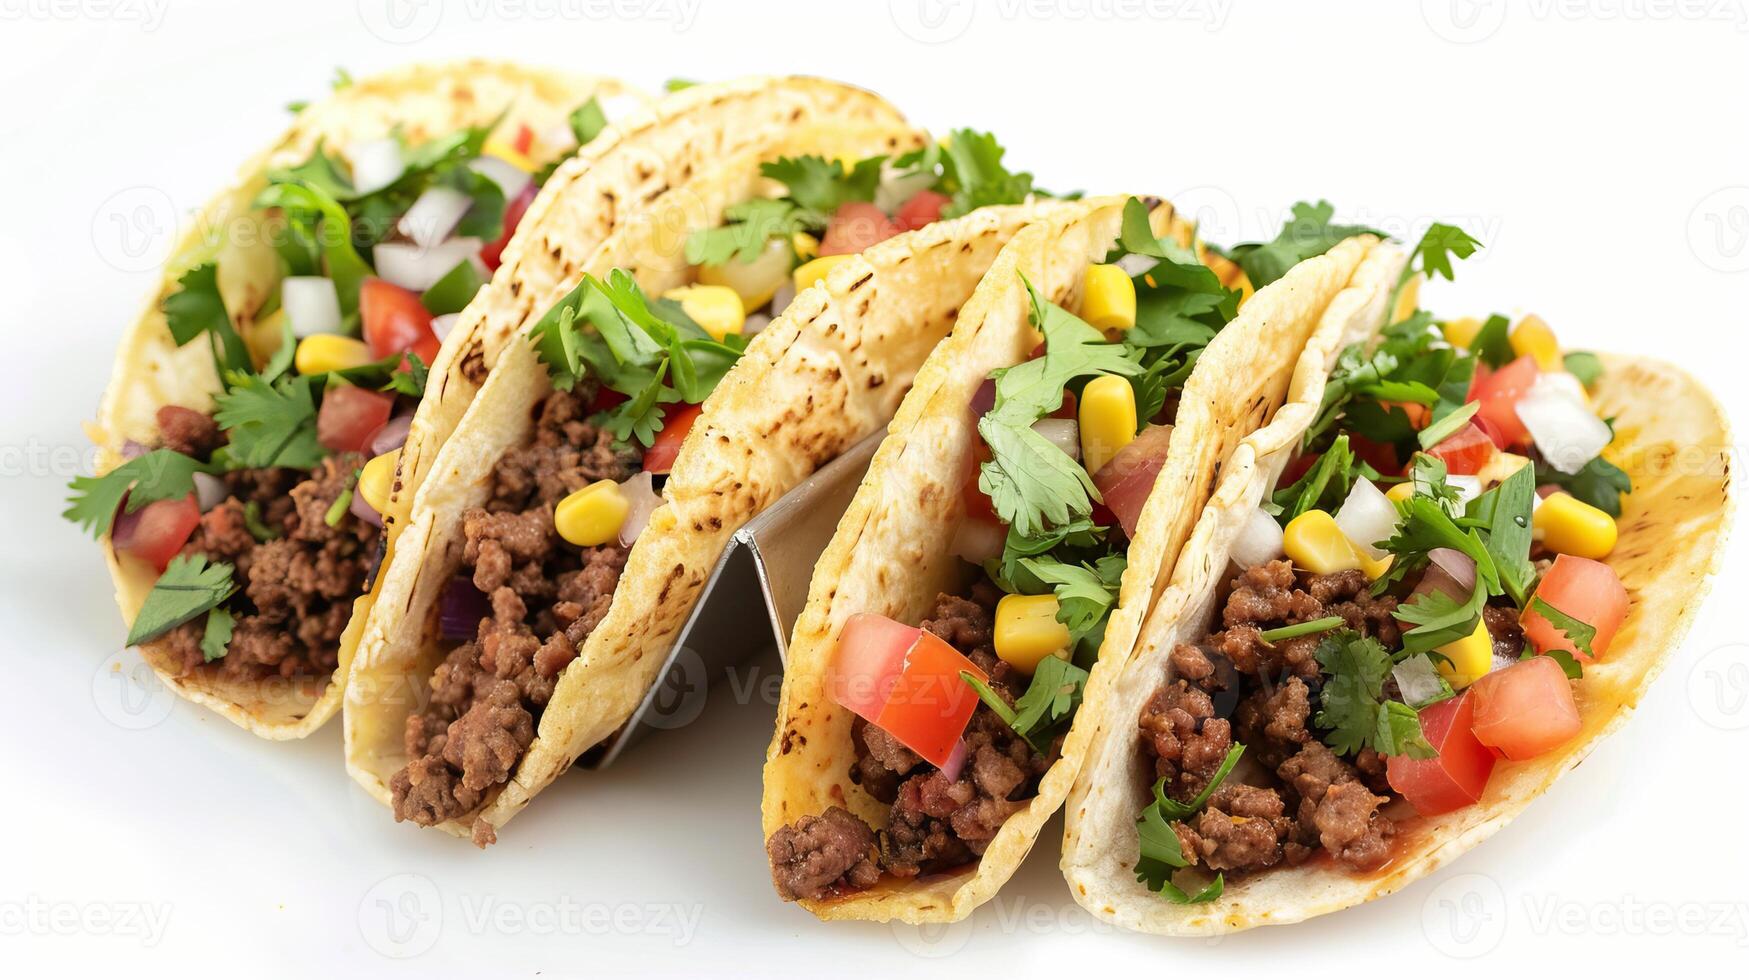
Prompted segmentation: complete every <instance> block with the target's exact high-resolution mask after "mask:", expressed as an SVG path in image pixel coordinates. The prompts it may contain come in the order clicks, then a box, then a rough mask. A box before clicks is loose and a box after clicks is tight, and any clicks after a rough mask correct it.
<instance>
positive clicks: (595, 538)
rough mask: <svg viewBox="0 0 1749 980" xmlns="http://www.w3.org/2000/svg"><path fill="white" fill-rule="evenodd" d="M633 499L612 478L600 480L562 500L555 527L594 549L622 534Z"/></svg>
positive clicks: (581, 545) (555, 513)
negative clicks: (621, 528)
mask: <svg viewBox="0 0 1749 980" xmlns="http://www.w3.org/2000/svg"><path fill="white" fill-rule="evenodd" d="M631 509H632V505H631V501H629V500H627V499H626V495H625V494H624V493H623V492H621V490H620V488H619V484H617V483H615V482H613V481H612V480H598V481H596V482H594V483H591V484H589V485H588V486H586V487H584V488H583V489H581V490H579V491H577V492H576V493H573V494H571V495H570V496H569V497H566V498H565V499H564V500H561V501H559V506H558V507H557V508H555V509H554V510H553V527H554V528H555V529H556V530H557V531H558V532H559V537H561V538H564V539H565V540H566V541H569V542H571V543H572V544H574V545H576V546H577V547H579V548H593V547H595V546H597V545H603V544H606V543H608V542H609V541H612V540H614V539H615V538H618V537H619V529H620V526H621V525H623V524H624V523H625V522H626V515H627V514H629V513H631Z"/></svg>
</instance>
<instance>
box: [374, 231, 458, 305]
mask: <svg viewBox="0 0 1749 980" xmlns="http://www.w3.org/2000/svg"><path fill="white" fill-rule="evenodd" d="M480 247H481V243H480V240H479V239H478V238H451V239H450V240H448V241H446V242H443V243H442V244H439V245H436V246H434V247H432V248H420V247H419V246H417V245H414V244H412V243H410V242H384V243H382V244H381V245H378V246H377V247H376V250H375V251H374V252H373V253H372V255H373V257H374V258H375V259H376V268H377V275H379V276H382V277H383V278H384V279H387V280H388V281H389V282H392V283H394V284H395V285H397V286H400V287H401V288H402V289H411V290H412V291H414V292H416V293H422V292H424V291H426V290H427V289H430V288H431V287H432V286H435V285H436V284H437V281H438V280H439V279H442V278H443V277H444V275H445V274H446V273H448V272H449V270H451V269H453V268H455V267H456V264H457V263H459V262H463V261H466V260H469V259H477V258H479V255H480Z"/></svg>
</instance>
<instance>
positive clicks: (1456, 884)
mask: <svg viewBox="0 0 1749 980" xmlns="http://www.w3.org/2000/svg"><path fill="white" fill-rule="evenodd" d="M1421 933H1422V935H1424V936H1426V937H1427V941H1428V943H1430V944H1432V946H1433V948H1434V949H1437V950H1439V951H1440V952H1441V953H1444V954H1445V955H1447V956H1450V957H1452V958H1453V959H1460V960H1469V959H1475V958H1476V957H1478V956H1485V955H1487V954H1488V953H1490V952H1492V951H1493V950H1494V948H1495V947H1496V946H1499V945H1500V940H1501V938H1502V937H1503V936H1505V935H1506V893H1505V892H1504V891H1502V890H1501V889H1500V883H1499V882H1497V881H1495V880H1494V879H1492V878H1490V877H1488V876H1487V875H1478V874H1464V875H1453V876H1452V877H1450V878H1447V879H1445V880H1444V881H1442V882H1440V883H1439V885H1438V886H1437V887H1435V888H1434V889H1433V891H1432V892H1431V893H1429V894H1428V896H1427V900H1426V901H1425V902H1423V903H1422V905H1421Z"/></svg>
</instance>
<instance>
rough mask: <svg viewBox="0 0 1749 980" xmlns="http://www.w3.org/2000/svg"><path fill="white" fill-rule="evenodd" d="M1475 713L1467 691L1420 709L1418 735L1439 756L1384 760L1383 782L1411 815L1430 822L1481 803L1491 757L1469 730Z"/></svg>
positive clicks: (1490, 767) (1394, 756)
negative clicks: (1410, 811) (1395, 792)
mask: <svg viewBox="0 0 1749 980" xmlns="http://www.w3.org/2000/svg"><path fill="white" fill-rule="evenodd" d="M1474 713H1475V708H1474V698H1473V696H1472V694H1471V692H1470V691H1465V692H1463V693H1462V694H1460V695H1458V696H1457V697H1455V698H1447V699H1446V700H1444V701H1441V702H1439V703H1438V704H1433V705H1429V706H1427V707H1425V708H1422V709H1421V734H1422V735H1423V736H1425V737H1426V738H1427V741H1428V743H1429V744H1430V745H1432V746H1433V750H1434V751H1435V752H1437V753H1439V754H1438V755H1436V756H1434V757H1433V758H1431V759H1414V758H1410V757H1409V756H1406V755H1393V756H1391V757H1390V758H1388V759H1386V760H1385V778H1386V779H1387V780H1389V781H1390V784H1391V788H1392V789H1394V790H1396V791H1397V792H1398V793H1401V794H1402V796H1403V798H1404V799H1405V800H1408V801H1409V805H1410V806H1412V807H1414V808H1415V812H1416V813H1419V814H1421V815H1422V816H1424V817H1431V816H1434V815H1435V814H1440V813H1449V812H1451V811H1452V810H1457V809H1461V808H1463V807H1466V806H1469V805H1470V804H1472V803H1475V802H1476V801H1477V800H1480V799H1481V798H1482V791H1483V790H1485V789H1487V788H1488V776H1489V775H1490V774H1492V773H1493V771H1494V754H1493V753H1492V752H1489V751H1488V747H1487V746H1485V745H1483V744H1482V743H1481V741H1480V740H1479V739H1477V738H1476V735H1475V733H1474V732H1473V731H1472V730H1471V723H1472V719H1473V717H1474Z"/></svg>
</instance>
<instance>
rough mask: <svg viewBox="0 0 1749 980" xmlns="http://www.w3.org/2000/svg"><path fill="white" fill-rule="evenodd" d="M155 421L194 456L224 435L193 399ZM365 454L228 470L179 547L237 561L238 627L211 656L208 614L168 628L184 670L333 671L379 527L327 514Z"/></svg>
mask: <svg viewBox="0 0 1749 980" xmlns="http://www.w3.org/2000/svg"><path fill="white" fill-rule="evenodd" d="M158 426H159V429H160V431H161V432H162V433H163V443H164V446H165V448H167V449H173V450H175V451H177V452H179V453H183V454H185V455H188V456H193V457H195V458H196V459H206V458H208V457H210V456H211V455H212V452H213V450H215V449H217V448H218V447H219V446H221V445H223V444H224V441H225V440H224V435H223V433H222V432H221V431H220V430H219V427H218V425H217V424H215V423H214V422H213V420H212V418H211V417H210V416H208V415H204V414H202V413H200V412H196V411H194V410H192V409H187V408H180V407H177V406H166V407H164V408H162V409H159V411H158ZM364 463H365V460H364V457H362V456H360V455H359V454H357V453H347V454H342V455H338V456H332V457H329V458H328V459H326V460H324V461H323V462H322V463H321V464H320V465H319V466H317V467H316V468H315V470H313V471H311V472H309V473H301V472H299V471H296V470H286V469H259V470H237V471H235V472H231V473H227V474H226V475H225V484H226V488H227V489H228V490H229V491H230V495H229V496H228V497H226V499H225V501H224V502H223V503H221V504H219V505H218V506H217V507H214V508H213V509H212V510H209V511H207V512H206V513H205V514H203V515H202V516H201V519H200V525H199V526H198V527H197V528H195V531H194V535H193V536H192V537H190V538H189V540H188V543H187V544H186V545H184V546H183V549H182V553H183V554H184V555H203V556H205V557H206V558H207V559H208V560H210V561H215V562H227V563H229V564H231V565H232V566H234V567H235V569H236V571H235V573H234V576H233V580H234V581H235V582H236V583H237V586H238V591H237V594H236V595H235V596H234V597H232V599H231V600H230V601H229V602H227V603H226V605H225V608H226V609H227V610H228V611H229V612H230V613H231V614H232V615H233V616H235V617H236V628H235V631H234V632H233V633H232V635H231V643H230V646H229V648H228V649H227V651H226V653H225V655H224V656H223V657H221V658H220V659H218V660H215V661H213V662H211V663H207V661H206V657H205V656H204V655H203V654H202V653H201V649H200V641H201V637H202V636H203V635H204V633H205V631H206V617H204V616H203V617H200V618H197V619H195V620H194V621H193V622H189V623H185V624H183V625H182V626H179V627H177V628H176V629H174V630H171V631H170V632H169V633H167V634H165V636H164V640H163V642H164V643H166V644H167V645H168V647H169V649H170V650H171V651H173V652H174V653H175V654H176V656H177V657H178V658H179V659H180V660H181V673H182V675H183V676H188V675H190V674H193V673H196V672H203V673H207V674H212V675H217V676H219V677H222V678H224V679H227V680H263V679H266V678H270V677H284V678H293V677H326V676H328V675H330V674H332V673H333V672H334V669H335V667H336V666H337V665H338V662H339V656H340V635H341V634H342V633H343V632H345V631H346V625H347V623H349V622H350V621H351V619H352V603H353V600H355V599H356V598H358V596H359V595H360V594H361V593H362V592H363V591H364V583H365V579H366V577H367V576H368V575H369V574H370V573H371V570H372V568H373V567H374V565H375V563H376V561H377V540H378V536H379V534H380V532H379V531H378V530H377V529H376V528H375V527H372V526H371V525H370V524H367V523H366V522H364V521H361V520H359V519H358V518H357V517H355V516H353V515H352V514H345V515H344V516H342V517H341V519H340V520H339V521H338V522H337V523H336V524H335V525H334V526H332V527H330V526H329V525H328V522H327V515H328V510H329V508H331V507H332V506H333V505H334V502H335V501H336V500H338V499H340V497H341V496H342V495H343V494H344V493H346V492H347V490H348V489H350V488H351V487H352V483H353V480H354V475H355V474H356V473H357V472H358V470H359V468H360V467H361V466H363V465H364ZM251 505H253V506H254V509H255V514H256V519H257V522H258V527H261V528H265V529H266V530H267V531H268V532H270V533H271V534H273V535H274V536H273V537H271V538H270V539H269V540H266V541H260V540H257V539H256V537H255V535H254V534H253V533H251V531H250V529H249V520H248V517H247V515H248V513H249V508H250V506H251Z"/></svg>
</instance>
